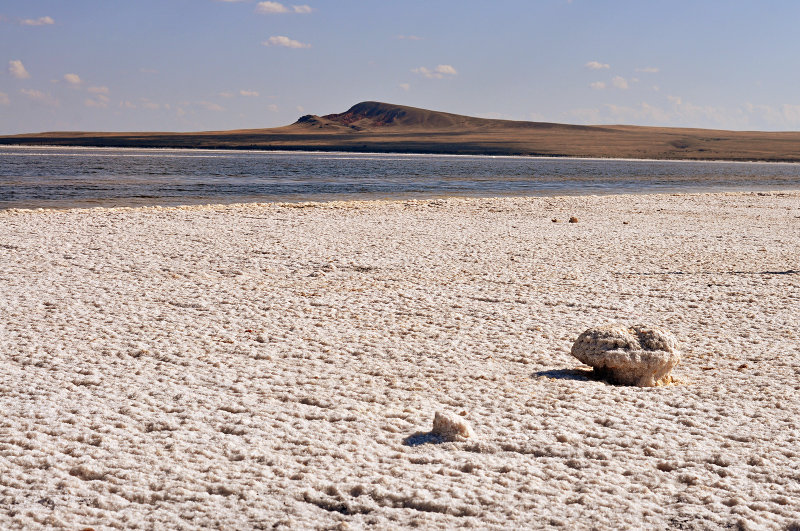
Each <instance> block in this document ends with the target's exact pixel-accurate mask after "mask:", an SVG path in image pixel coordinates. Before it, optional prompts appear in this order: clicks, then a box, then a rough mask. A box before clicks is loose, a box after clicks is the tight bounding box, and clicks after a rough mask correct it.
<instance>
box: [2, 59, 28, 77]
mask: <svg viewBox="0 0 800 531" xmlns="http://www.w3.org/2000/svg"><path fill="white" fill-rule="evenodd" d="M8 73H9V74H11V75H12V76H14V77H15V78H17V79H28V78H29V77H31V75H30V74H29V73H28V71H27V70H25V65H23V64H22V61H9V62H8Z"/></svg>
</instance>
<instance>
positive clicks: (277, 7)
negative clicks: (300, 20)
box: [256, 2, 314, 15]
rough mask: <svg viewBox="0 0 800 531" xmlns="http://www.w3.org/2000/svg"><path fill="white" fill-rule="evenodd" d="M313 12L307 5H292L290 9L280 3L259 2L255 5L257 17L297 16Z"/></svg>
mask: <svg viewBox="0 0 800 531" xmlns="http://www.w3.org/2000/svg"><path fill="white" fill-rule="evenodd" d="M312 11H314V8H312V7H311V6H309V5H305V4H303V5H299V6H295V5H293V6H292V7H291V8H289V7H288V6H286V5H284V4H281V3H280V2H259V3H258V4H257V5H256V13H258V14H259V15H280V14H283V13H297V14H298V15H307V14H309V13H311V12H312Z"/></svg>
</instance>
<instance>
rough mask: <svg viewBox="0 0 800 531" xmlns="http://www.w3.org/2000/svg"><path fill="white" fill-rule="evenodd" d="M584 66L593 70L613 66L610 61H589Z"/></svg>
mask: <svg viewBox="0 0 800 531" xmlns="http://www.w3.org/2000/svg"><path fill="white" fill-rule="evenodd" d="M583 66H585V67H586V68H590V69H592V70H603V69H608V68H611V65H609V64H608V63H601V62H600V61H589V62H588V63H586V64H585V65H583Z"/></svg>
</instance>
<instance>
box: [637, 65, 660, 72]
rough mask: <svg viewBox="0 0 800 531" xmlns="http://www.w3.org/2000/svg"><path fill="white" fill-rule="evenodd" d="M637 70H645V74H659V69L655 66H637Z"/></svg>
mask: <svg viewBox="0 0 800 531" xmlns="http://www.w3.org/2000/svg"><path fill="white" fill-rule="evenodd" d="M636 71H637V72H644V73H645V74H657V73H658V72H659V69H658V68H656V67H655V66H645V67H644V68H637V69H636Z"/></svg>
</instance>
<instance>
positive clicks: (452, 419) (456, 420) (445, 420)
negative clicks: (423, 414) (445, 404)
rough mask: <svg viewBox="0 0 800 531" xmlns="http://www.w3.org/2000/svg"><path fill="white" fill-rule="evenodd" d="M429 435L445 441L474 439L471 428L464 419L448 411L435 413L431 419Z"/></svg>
mask: <svg viewBox="0 0 800 531" xmlns="http://www.w3.org/2000/svg"><path fill="white" fill-rule="evenodd" d="M431 433H432V434H434V435H437V436H439V437H441V438H442V439H443V440H445V441H459V440H463V439H469V438H470V437H475V432H474V431H472V426H470V425H469V422H467V420H466V419H465V418H464V417H462V416H460V415H456V414H455V413H451V412H448V411H437V412H436V414H435V415H434V417H433V429H432V430H431Z"/></svg>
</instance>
